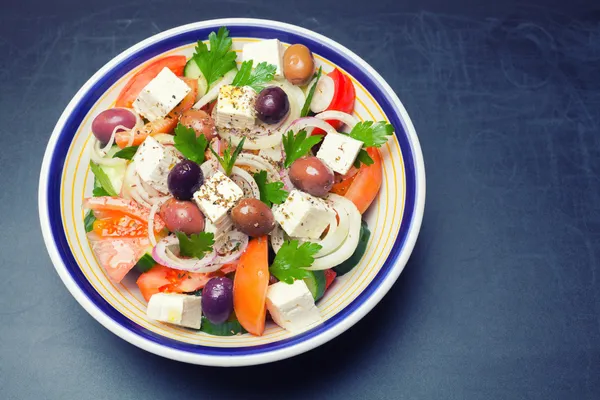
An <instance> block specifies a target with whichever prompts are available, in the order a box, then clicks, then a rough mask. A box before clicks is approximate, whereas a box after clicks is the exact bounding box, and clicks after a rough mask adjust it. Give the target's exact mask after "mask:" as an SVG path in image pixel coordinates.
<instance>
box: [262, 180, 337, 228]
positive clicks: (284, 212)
mask: <svg viewBox="0 0 600 400" xmlns="http://www.w3.org/2000/svg"><path fill="white" fill-rule="evenodd" d="M273 216H274V217H275V221H277V222H278V223H279V225H281V227H282V228H283V230H284V231H285V232H286V233H287V234H288V235H289V236H293V237H301V238H310V239H317V238H319V237H320V236H321V234H322V233H323V231H324V230H325V228H327V226H329V224H330V223H331V221H332V220H333V221H335V211H334V210H333V209H332V208H331V207H330V206H329V205H327V203H325V201H324V200H322V199H320V198H318V197H314V196H311V195H310V194H308V193H304V192H301V191H299V190H292V191H291V192H290V194H289V196H288V198H287V199H286V200H285V202H283V204H281V205H279V206H277V207H273Z"/></svg>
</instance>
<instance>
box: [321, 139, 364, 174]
mask: <svg viewBox="0 0 600 400" xmlns="http://www.w3.org/2000/svg"><path fill="white" fill-rule="evenodd" d="M362 146H363V142H361V141H360V140H356V139H353V138H351V137H350V136H348V135H342V134H341V133H329V134H327V136H325V139H323V143H322V144H321V148H320V149H319V151H318V152H317V158H319V159H321V161H323V162H324V163H325V164H326V165H327V166H328V167H329V168H331V169H332V170H334V171H335V172H337V173H339V174H342V175H345V174H346V173H348V171H349V170H350V168H352V164H354V160H356V156H357V155H358V152H359V151H360V149H362Z"/></svg>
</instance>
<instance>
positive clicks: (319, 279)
mask: <svg viewBox="0 0 600 400" xmlns="http://www.w3.org/2000/svg"><path fill="white" fill-rule="evenodd" d="M310 273H311V274H310V275H311V276H310V277H307V278H304V283H306V286H308V290H310V293H311V294H312V296H313V299H315V302H317V301H318V300H320V299H321V297H323V295H324V294H325V287H326V283H327V282H326V279H325V272H323V271H310Z"/></svg>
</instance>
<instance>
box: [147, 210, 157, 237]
mask: <svg viewBox="0 0 600 400" xmlns="http://www.w3.org/2000/svg"><path fill="white" fill-rule="evenodd" d="M157 211H158V203H157V204H153V205H152V207H150V215H149V216H148V239H150V243H152V247H154V246H156V236H155V235H154V216H155V215H156V212H157Z"/></svg>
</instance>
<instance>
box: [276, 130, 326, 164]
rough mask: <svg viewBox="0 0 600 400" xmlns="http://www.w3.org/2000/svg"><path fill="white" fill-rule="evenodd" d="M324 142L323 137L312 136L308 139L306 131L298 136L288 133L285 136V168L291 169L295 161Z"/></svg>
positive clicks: (302, 131)
mask: <svg viewBox="0 0 600 400" xmlns="http://www.w3.org/2000/svg"><path fill="white" fill-rule="evenodd" d="M321 140H323V135H312V136H309V137H306V131H305V130H304V129H303V130H301V131H300V132H298V134H296V135H294V132H292V131H288V133H286V134H285V135H283V140H282V142H283V149H284V150H285V162H284V166H285V167H286V168H289V167H290V166H291V165H292V163H293V162H294V161H296V160H297V159H299V158H300V157H303V156H304V155H306V154H308V152H309V151H310V149H311V148H312V147H313V146H314V145H315V144H317V143H320V142H321Z"/></svg>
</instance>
